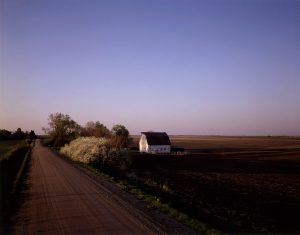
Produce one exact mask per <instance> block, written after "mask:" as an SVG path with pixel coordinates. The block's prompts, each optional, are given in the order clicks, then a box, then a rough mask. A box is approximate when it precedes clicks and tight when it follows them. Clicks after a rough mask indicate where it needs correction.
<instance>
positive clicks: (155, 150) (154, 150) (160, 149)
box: [147, 145, 171, 153]
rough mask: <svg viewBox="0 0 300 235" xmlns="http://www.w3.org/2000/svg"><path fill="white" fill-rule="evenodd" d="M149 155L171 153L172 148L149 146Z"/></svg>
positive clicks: (167, 146)
mask: <svg viewBox="0 0 300 235" xmlns="http://www.w3.org/2000/svg"><path fill="white" fill-rule="evenodd" d="M147 152H149V153H170V152H171V146H170V145H150V146H148V151H147Z"/></svg>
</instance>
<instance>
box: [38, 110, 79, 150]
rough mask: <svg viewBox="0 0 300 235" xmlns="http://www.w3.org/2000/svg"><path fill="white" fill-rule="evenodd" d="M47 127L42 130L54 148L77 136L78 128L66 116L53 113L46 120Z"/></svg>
mask: <svg viewBox="0 0 300 235" xmlns="http://www.w3.org/2000/svg"><path fill="white" fill-rule="evenodd" d="M48 120H49V122H48V124H49V127H48V128H43V130H44V131H45V133H46V134H48V135H49V136H50V138H51V140H52V141H53V145H54V146H62V145H64V144H65V143H67V142H69V141H71V140H73V139H75V138H76V137H77V136H78V135H79V131H80V126H79V125H78V124H77V123H76V122H75V121H74V120H72V119H71V118H70V116H69V115H67V114H62V113H54V114H50V115H49V118H48Z"/></svg>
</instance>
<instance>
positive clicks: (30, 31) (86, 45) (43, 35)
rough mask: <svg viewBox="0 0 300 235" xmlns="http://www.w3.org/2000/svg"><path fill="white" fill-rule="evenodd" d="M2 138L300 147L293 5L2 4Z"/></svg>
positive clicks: (289, 1) (298, 21) (268, 1)
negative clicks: (196, 138)
mask: <svg viewBox="0 0 300 235" xmlns="http://www.w3.org/2000/svg"><path fill="white" fill-rule="evenodd" d="M0 8H1V12H0V19H1V21H0V129H7V130H10V131H15V130H16V129H17V128H18V127H20V128H22V130H29V131H30V130H35V132H36V133H38V134H42V133H43V132H42V129H41V128H42V127H46V126H47V122H48V120H47V119H48V116H49V114H51V113H56V112H61V113H64V114H68V115H70V116H71V118H72V119H74V120H75V121H76V122H78V124H80V125H84V124H85V123H86V122H87V121H97V120H99V121H100V122H101V123H103V124H104V125H106V126H107V127H108V128H111V127H112V126H113V125H114V124H119V123H120V124H123V125H125V126H126V127H127V128H128V129H129V131H130V133H131V134H139V133H140V132H142V131H148V130H152V131H166V132H167V133H169V134H173V135H174V134H193V135H196V134H199V135H265V136H267V135H291V136H296V135H297V136H298V135H300V1H297V0H264V1H260V0H249V1H244V0H228V1H222V0H207V1H204V0H203V1H201V0H190V1H189V0H188V1H184V0H181V1H180V0H175V1H171V0H160V1H158V0H153V1H144V0H141V1H135V0H125V1H121V0H115V1H114V0H113V1H111V0H100V1H97V0H88V1H76V0H74V1H72V0H45V1H38V0H29V1H18V0H3V1H1V3H0Z"/></svg>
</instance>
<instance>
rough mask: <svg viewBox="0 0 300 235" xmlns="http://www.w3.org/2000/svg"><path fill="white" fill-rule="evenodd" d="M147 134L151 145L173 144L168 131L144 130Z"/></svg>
mask: <svg viewBox="0 0 300 235" xmlns="http://www.w3.org/2000/svg"><path fill="white" fill-rule="evenodd" d="M142 134H144V135H145V136H146V139H147V142H148V144H149V145H171V141H170V139H169V136H168V135H167V133H166V132H142Z"/></svg>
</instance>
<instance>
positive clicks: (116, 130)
mask: <svg viewBox="0 0 300 235" xmlns="http://www.w3.org/2000/svg"><path fill="white" fill-rule="evenodd" d="M112 135H113V136H112V140H113V144H114V145H115V147H116V148H127V146H128V142H129V131H128V130H127V128H126V127H125V126H123V125H120V124H117V125H114V126H113V128H112Z"/></svg>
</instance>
